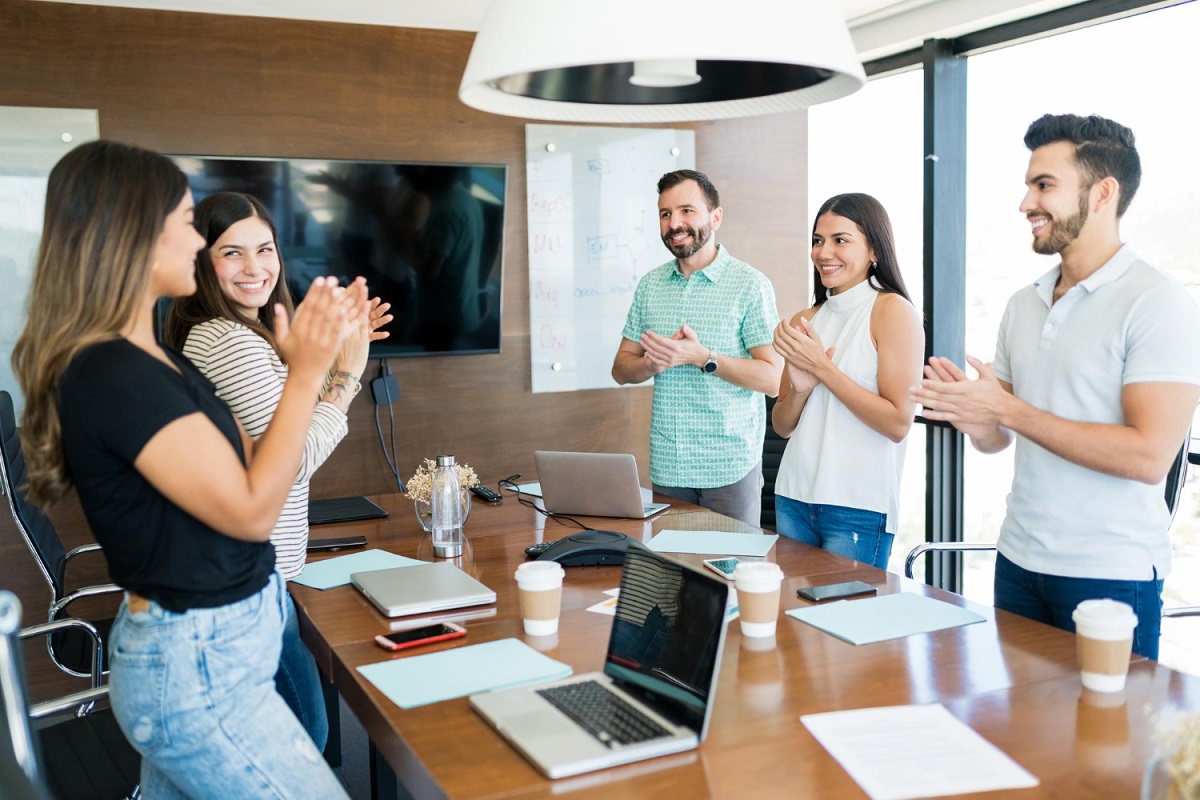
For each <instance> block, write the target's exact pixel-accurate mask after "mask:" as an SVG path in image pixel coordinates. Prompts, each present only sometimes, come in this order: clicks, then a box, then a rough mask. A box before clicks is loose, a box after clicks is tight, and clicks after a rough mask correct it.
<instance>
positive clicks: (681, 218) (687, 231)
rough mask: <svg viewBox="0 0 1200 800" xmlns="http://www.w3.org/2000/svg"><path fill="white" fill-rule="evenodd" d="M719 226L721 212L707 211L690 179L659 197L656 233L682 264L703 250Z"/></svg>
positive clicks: (702, 199) (701, 191) (706, 204)
mask: <svg viewBox="0 0 1200 800" xmlns="http://www.w3.org/2000/svg"><path fill="white" fill-rule="evenodd" d="M720 225H721V209H719V208H714V209H712V210H709V208H708V203H707V202H706V201H705V199H704V192H703V190H701V188H700V184H698V183H696V182H695V181H693V180H687V181H682V182H681V183H677V184H675V185H674V186H672V187H671V188H670V189H667V190H666V191H665V192H663V193H662V194H660V195H659V196H658V229H659V234H660V235H661V236H662V240H663V244H665V245H666V246H667V249H668V250H670V251H671V255H673V256H675V257H676V258H678V259H679V260H681V261H682V260H684V259H687V258H691V257H692V256H694V255H696V253H699V252H700V251H701V250H705V249H706V248H707V247H708V246H709V244H710V243H711V242H712V235H713V231H715V230H716V229H717V228H719V227H720ZM713 246H714V247H715V243H714V244H713Z"/></svg>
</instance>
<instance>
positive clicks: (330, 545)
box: [305, 536, 367, 553]
mask: <svg viewBox="0 0 1200 800" xmlns="http://www.w3.org/2000/svg"><path fill="white" fill-rule="evenodd" d="M366 546H367V537H365V536H336V537H334V538H331V539H309V540H308V546H307V547H306V548H305V549H306V550H308V551H309V552H314V553H315V552H318V551H322V550H344V549H346V548H347V547H366Z"/></svg>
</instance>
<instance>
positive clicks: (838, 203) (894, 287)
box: [813, 192, 912, 306]
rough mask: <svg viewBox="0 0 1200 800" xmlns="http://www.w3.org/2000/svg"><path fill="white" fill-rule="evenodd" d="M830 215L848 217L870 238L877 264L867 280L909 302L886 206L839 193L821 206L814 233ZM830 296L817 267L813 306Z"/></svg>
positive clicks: (868, 197) (866, 196)
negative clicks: (820, 222)
mask: <svg viewBox="0 0 1200 800" xmlns="http://www.w3.org/2000/svg"><path fill="white" fill-rule="evenodd" d="M826 214H837V215H838V216H839V217H845V218H846V219H848V220H850V221H851V222H853V223H854V224H855V225H857V226H858V229H859V230H860V231H862V232H863V235H864V236H866V237H867V246H869V247H870V248H871V249H872V250H874V251H875V265H874V266H873V267H872V268H871V270H870V271H869V272H868V273H867V280H868V281H872V285H873V286H875V288H876V289H878V290H879V291H881V292H885V293H887V292H890V293H892V294H898V295H900V296H901V297H903V298H904V299H905V300H907V301H908V302H910V303H911V302H912V298H911V297H909V296H908V287H906V286H905V285H904V276H903V275H901V274H900V264H899V262H898V261H897V259H896V241H895V237H894V236H893V235H892V221H891V219H889V218H888V213H887V210H886V209H884V207H883V204H882V203H880V202H879V201H878V200H876V199H875V198H874V197H872V196H871V195H869V194H863V193H861V192H851V193H849V194H835V195H834V196H833V197H831V198H829V199H828V200H826V201H825V202H824V203H822V204H821V208H820V210H819V211H817V215H816V216H815V217H813V234H814V235H815V234H816V232H817V220H819V219H821V217H823V216H825V215H826ZM828 297H829V290H828V289H826V288H825V286H824V284H822V283H821V273H820V271H819V270H818V269H817V268H816V267H815V266H814V267H813V305H815V306H819V305H821V303H824V302H825V300H826V299H827V298H828Z"/></svg>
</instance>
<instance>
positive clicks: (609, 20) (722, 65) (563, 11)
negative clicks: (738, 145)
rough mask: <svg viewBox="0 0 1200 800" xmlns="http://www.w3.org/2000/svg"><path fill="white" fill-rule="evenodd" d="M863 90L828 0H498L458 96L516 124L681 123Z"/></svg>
mask: <svg viewBox="0 0 1200 800" xmlns="http://www.w3.org/2000/svg"><path fill="white" fill-rule="evenodd" d="M865 82H866V76H865V74H864V73H863V69H862V64H861V63H860V62H859V60H858V57H857V55H856V54H855V51H854V44H853V42H852V41H851V39H850V33H849V31H848V30H847V29H846V23H845V21H844V20H843V19H842V17H841V14H840V12H839V10H838V5H837V4H836V3H834V2H831V1H830V0H722V2H715V1H714V0H695V1H694V2H692V3H690V4H689V3H684V4H674V3H672V4H655V3H644V2H636V1H635V0H607V2H592V1H591V0H491V4H490V5H489V6H488V9H487V12H486V14H485V16H484V19H483V24H482V25H481V27H480V29H479V33H478V34H477V35H476V37H475V45H474V47H472V49H471V57H470V59H469V60H468V61H467V68H466V71H465V72H464V74H463V80H462V85H461V86H460V87H459V90H458V96H459V99H460V100H462V101H463V102H464V103H466V104H467V105H469V106H471V107H473V108H478V109H480V110H482V111H489V112H491V113H493V114H504V115H507V116H512V117H527V118H530V119H545V120H560V121H565V122H615V123H630V122H683V121H688V120H700V119H721V118H725V117H745V116H753V115H757V114H771V113H775V112H779V111H791V110H795V109H801V108H807V107H808V106H812V105H816V104H818V103H824V102H827V101H829V100H836V99H837V98H839V97H845V96H846V95H848V94H851V93H853V92H855V91H857V90H858V89H859V88H861V87H862V85H863V84H864V83H865Z"/></svg>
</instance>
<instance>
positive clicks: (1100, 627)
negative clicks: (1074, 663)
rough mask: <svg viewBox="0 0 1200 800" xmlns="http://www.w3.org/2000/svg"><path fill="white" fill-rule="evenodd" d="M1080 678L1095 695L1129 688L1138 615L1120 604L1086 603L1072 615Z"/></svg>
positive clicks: (1107, 600)
mask: <svg viewBox="0 0 1200 800" xmlns="http://www.w3.org/2000/svg"><path fill="white" fill-rule="evenodd" d="M1071 619H1072V620H1074V621H1075V647H1076V650H1077V652H1078V654H1079V671H1080V678H1081V679H1082V681H1083V685H1084V688H1086V689H1091V690H1092V691H1093V692H1119V691H1121V690H1122V689H1124V688H1125V675H1126V673H1128V672H1129V654H1130V652H1131V651H1132V649H1133V629H1134V628H1136V627H1137V614H1135V613H1133V608H1131V607H1130V606H1129V604H1128V603H1122V602H1120V601H1119V600H1109V599H1107V598H1105V599H1102V600H1084V601H1083V602H1082V603H1080V604H1079V605H1077V606H1076V607H1075V610H1074V611H1073V612H1072V613H1071Z"/></svg>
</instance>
